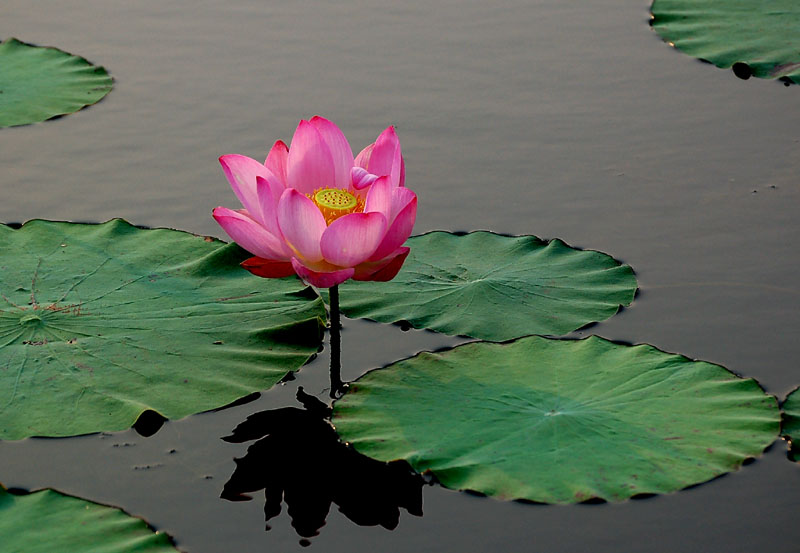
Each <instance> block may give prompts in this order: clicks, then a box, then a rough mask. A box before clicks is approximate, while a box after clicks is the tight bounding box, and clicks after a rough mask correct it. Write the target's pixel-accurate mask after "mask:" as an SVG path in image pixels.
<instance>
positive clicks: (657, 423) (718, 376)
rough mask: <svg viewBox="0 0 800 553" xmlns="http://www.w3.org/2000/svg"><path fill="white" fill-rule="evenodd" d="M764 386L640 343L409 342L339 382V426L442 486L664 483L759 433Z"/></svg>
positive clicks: (536, 496)
mask: <svg viewBox="0 0 800 553" xmlns="http://www.w3.org/2000/svg"><path fill="white" fill-rule="evenodd" d="M779 420H780V415H779V412H778V409H777V405H776V401H775V398H773V397H772V396H768V395H766V394H765V393H764V392H763V391H762V390H761V388H760V387H759V386H758V384H757V383H756V382H755V381H753V380H751V379H742V378H738V377H736V376H735V375H733V374H732V373H730V372H729V371H727V370H726V369H725V368H723V367H720V366H718V365H713V364H711V363H706V362H702V361H693V360H691V359H687V358H686V357H683V356H680V355H674V354H669V353H664V352H662V351H659V350H657V349H656V348H654V347H652V346H649V345H638V346H624V345H619V344H614V343H612V342H609V341H606V340H604V339H602V338H597V337H590V338H588V339H584V340H553V339H547V338H543V337H539V336H531V337H527V338H522V339H519V340H516V341H514V342H509V343H503V344H496V343H486V342H473V343H469V344H465V345H462V346H458V347H456V348H454V349H452V350H449V351H445V352H442V353H421V354H419V355H417V356H416V357H412V358H410V359H407V360H404V361H399V362H397V363H394V364H392V365H390V366H388V367H386V368H384V369H379V370H375V371H372V372H369V373H367V374H366V375H364V376H363V377H361V378H360V379H358V380H357V381H356V382H354V383H352V384H351V386H350V389H349V392H348V393H347V394H346V395H345V396H344V397H343V398H342V399H340V400H338V401H337V402H336V403H335V404H334V411H333V423H334V425H335V427H336V431H337V433H338V434H339V435H340V436H341V438H342V439H343V440H345V441H347V442H349V443H350V444H352V445H353V447H355V448H356V450H358V451H359V452H361V453H363V454H365V455H368V456H370V457H373V458H375V459H377V460H380V461H391V460H395V459H405V460H406V461H408V462H409V463H410V464H411V466H412V467H414V468H415V469H416V470H418V471H420V472H426V471H430V472H432V473H433V474H434V475H435V476H436V478H438V480H439V481H440V482H441V483H442V485H444V486H446V487H448V488H453V489H457V490H475V491H478V492H481V493H484V494H487V495H490V496H493V497H497V498H501V499H525V500H530V501H537V502H544V503H573V502H580V501H585V500H588V499H592V498H600V499H604V500H608V501H618V500H623V499H626V498H629V497H631V496H634V495H637V494H652V493H667V492H672V491H675V490H679V489H682V488H685V487H687V486H690V485H692V484H697V483H700V482H705V481H707V480H710V479H711V478H714V477H715V476H718V475H720V474H723V473H725V472H729V471H732V470H735V469H736V468H737V467H739V466H740V465H741V463H742V462H743V461H744V460H745V459H747V458H748V457H751V456H755V455H758V454H760V453H761V452H762V451H763V450H764V448H765V447H767V446H768V445H769V444H771V443H772V442H773V441H774V440H775V438H776V436H777V434H778V428H779Z"/></svg>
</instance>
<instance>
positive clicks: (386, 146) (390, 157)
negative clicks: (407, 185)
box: [366, 127, 403, 186]
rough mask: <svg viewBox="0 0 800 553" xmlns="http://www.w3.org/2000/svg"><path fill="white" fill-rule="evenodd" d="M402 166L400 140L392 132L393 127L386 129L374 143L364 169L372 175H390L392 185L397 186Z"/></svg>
mask: <svg viewBox="0 0 800 553" xmlns="http://www.w3.org/2000/svg"><path fill="white" fill-rule="evenodd" d="M402 164H403V156H402V152H401V150H400V140H399V139H398V138H397V134H396V133H395V132H394V127H388V128H387V129H386V130H385V131H383V132H382V133H381V134H380V136H379V137H378V139H377V140H376V141H375V147H374V148H373V149H372V154H371V155H370V157H369V163H368V165H367V167H366V169H367V170H368V171H369V172H370V173H372V174H373V175H379V176H383V175H391V176H392V184H393V185H394V186H399V185H400V173H401V172H402V171H401V169H402Z"/></svg>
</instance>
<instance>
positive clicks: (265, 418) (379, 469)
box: [221, 387, 425, 544]
mask: <svg viewBox="0 0 800 553" xmlns="http://www.w3.org/2000/svg"><path fill="white" fill-rule="evenodd" d="M297 399H298V400H299V401H300V402H301V403H302V404H303V406H304V407H305V408H304V409H300V408H296V407H284V408H281V409H271V410H269V411H262V412H260V413H255V414H253V415H251V416H249V417H247V420H245V421H244V422H243V423H241V424H240V425H239V426H237V427H236V428H235V429H234V430H233V434H232V435H230V436H227V437H225V438H223V440H225V441H228V442H234V443H241V442H246V441H250V440H256V439H257V440H258V441H256V442H255V443H254V444H252V445H251V446H250V447H249V448H248V449H247V454H246V455H245V456H244V457H242V458H240V459H234V461H235V462H236V469H235V470H234V472H233V474H232V475H231V477H230V479H229V480H228V481H227V482H226V483H225V487H224V489H223V491H222V495H221V497H223V498H224V499H228V500H230V501H247V500H250V499H251V497H250V496H248V495H245V494H246V493H248V492H254V491H257V490H261V489H263V490H264V495H265V498H266V503H265V505H264V517H265V520H266V522H267V526H266V529H267V530H269V529H270V526H269V521H270V519H272V518H274V517H276V516H278V514H280V512H281V503H282V502H283V501H285V502H286V505H287V512H288V513H289V516H290V517H291V519H292V526H293V527H294V529H295V531H296V532H297V534H298V535H300V536H301V537H303V538H309V537H311V536H316V535H317V534H319V530H320V528H322V526H324V525H325V519H326V517H327V516H328V512H329V510H330V506H331V503H334V504H336V505H337V506H338V507H339V511H341V512H342V514H344V515H345V516H346V517H347V518H349V519H350V520H352V521H353V522H355V523H356V524H359V525H361V526H376V525H381V526H383V527H384V528H387V529H389V530H392V529H394V528H395V527H397V524H398V522H399V519H400V508H403V509H405V510H406V511H407V512H408V513H410V514H412V515H415V516H422V485H423V484H424V483H425V481H424V480H423V478H422V477H421V476H419V475H418V474H416V473H415V472H414V471H413V470H412V469H411V468H410V467H409V466H408V464H407V463H405V462H404V461H395V462H391V463H382V462H379V461H375V460H373V459H370V458H368V457H365V456H363V455H361V454H359V453H357V452H356V451H355V450H353V449H352V448H350V447H348V446H346V445H344V444H343V443H341V442H340V441H339V438H338V436H337V435H336V433H335V432H334V430H333V428H332V427H331V425H330V424H329V422H328V419H329V417H330V408H329V407H328V406H327V405H326V404H324V403H323V402H321V401H320V400H318V399H317V398H315V397H313V396H309V395H308V394H306V393H304V392H303V389H302V387H301V388H299V390H298V392H297ZM301 543H303V542H302V541H301ZM306 544H307V543H306Z"/></svg>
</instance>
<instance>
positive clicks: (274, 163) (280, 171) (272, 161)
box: [264, 140, 289, 187]
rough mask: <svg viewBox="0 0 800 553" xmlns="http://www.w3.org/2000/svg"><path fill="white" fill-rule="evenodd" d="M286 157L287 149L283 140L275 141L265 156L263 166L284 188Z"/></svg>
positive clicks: (287, 154) (287, 155)
mask: <svg viewBox="0 0 800 553" xmlns="http://www.w3.org/2000/svg"><path fill="white" fill-rule="evenodd" d="M288 157H289V147H288V146H286V143H285V142H284V141H283V140H277V141H276V142H275V144H273V145H272V149H271V150H270V151H269V154H267V159H266V161H264V165H265V166H266V167H267V169H269V170H270V171H272V173H273V174H274V175H275V176H276V177H278V179H279V180H280V181H281V184H283V186H284V187H286V162H287V159H288Z"/></svg>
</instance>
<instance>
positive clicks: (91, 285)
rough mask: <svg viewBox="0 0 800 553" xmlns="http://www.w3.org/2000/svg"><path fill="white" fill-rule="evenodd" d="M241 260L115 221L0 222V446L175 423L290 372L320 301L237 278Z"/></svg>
mask: <svg viewBox="0 0 800 553" xmlns="http://www.w3.org/2000/svg"><path fill="white" fill-rule="evenodd" d="M246 257H248V254H247V252H245V251H244V250H242V249H241V248H239V247H238V246H236V245H235V244H225V243H223V242H220V241H218V240H215V239H211V238H204V237H202V236H195V235H192V234H188V233H185V232H180V231H175V230H168V229H151V230H145V229H140V228H136V227H134V226H132V225H130V224H128V223H126V222H124V221H121V220H119V219H117V220H112V221H109V222H107V223H103V224H99V225H85V224H71V223H60V222H50V221H41V220H35V221H30V222H28V223H26V224H25V225H23V226H22V228H20V229H18V230H14V229H11V228H9V227H6V226H0V293H2V294H1V295H0V438H1V439H12V440H13V439H19V438H24V437H27V436H69V435H75V434H84V433H89V432H97V431H113V430H121V429H125V428H128V427H130V426H131V424H133V422H134V421H135V420H136V419H137V417H138V416H139V415H140V414H141V413H142V412H143V411H145V410H147V409H152V410H154V411H156V412H158V413H160V414H161V415H163V416H164V417H167V418H179V417H184V416H186V415H189V414H192V413H197V412H200V411H204V410H208V409H212V408H215V407H220V406H223V405H226V404H228V403H230V402H232V401H234V400H236V399H238V398H241V397H242V396H245V395H248V394H250V393H252V392H254V391H257V390H262V389H266V388H269V387H271V386H272V385H274V384H275V383H277V382H278V381H279V380H281V378H283V377H284V376H286V374H287V373H288V372H290V371H294V370H296V369H298V368H299V367H300V366H301V365H303V363H305V362H306V360H308V358H309V357H310V356H311V355H313V354H314V353H315V352H316V350H317V348H318V346H319V344H320V342H321V337H322V324H323V320H324V317H325V312H324V306H323V304H322V301H321V300H320V299H319V298H318V297H317V296H316V294H314V293H313V291H312V290H311V289H309V288H304V286H303V285H302V283H301V282H300V281H299V280H297V279H294V278H293V279H278V280H268V279H261V278H258V277H254V276H252V275H250V274H249V273H248V272H247V271H245V270H243V269H241V268H240V267H239V265H238V263H239V262H240V261H241V260H243V259H245V258H246Z"/></svg>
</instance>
